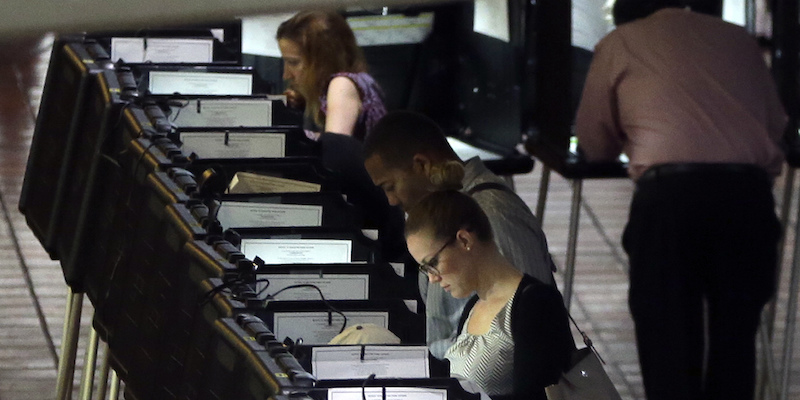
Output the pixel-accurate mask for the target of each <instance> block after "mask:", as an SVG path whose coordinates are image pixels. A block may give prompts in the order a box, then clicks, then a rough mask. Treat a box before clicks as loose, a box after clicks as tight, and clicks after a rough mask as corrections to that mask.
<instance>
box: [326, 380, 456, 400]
mask: <svg viewBox="0 0 800 400" xmlns="http://www.w3.org/2000/svg"><path fill="white" fill-rule="evenodd" d="M359 379H365V378H364V377H360V378H359ZM364 398H366V399H367V400H383V399H384V397H383V388H382V387H365V388H364V389H363V390H362V388H360V387H341V388H331V389H328V400H362V399H364ZM386 398H387V399H392V400H447V389H433V388H418V387H387V388H386Z"/></svg>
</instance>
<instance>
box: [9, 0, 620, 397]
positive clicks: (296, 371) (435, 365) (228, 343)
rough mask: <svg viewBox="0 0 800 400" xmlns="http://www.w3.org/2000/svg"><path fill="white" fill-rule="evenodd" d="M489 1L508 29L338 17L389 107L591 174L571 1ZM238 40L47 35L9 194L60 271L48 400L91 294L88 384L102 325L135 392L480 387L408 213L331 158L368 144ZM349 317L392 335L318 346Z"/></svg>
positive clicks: (407, 392)
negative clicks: (50, 43) (314, 124)
mask: <svg viewBox="0 0 800 400" xmlns="http://www.w3.org/2000/svg"><path fill="white" fill-rule="evenodd" d="M501 3H505V7H506V9H505V13H506V14H507V15H506V19H505V21H504V22H503V23H501V24H500V26H501V27H505V29H500V30H497V29H496V27H494V25H493V24H494V23H496V22H497V21H496V20H493V19H489V20H488V21H487V20H484V18H483V17H482V14H485V13H486V11H487V10H486V4H484V5H482V6H481V5H479V4H477V3H475V4H473V3H453V4H446V5H441V6H435V7H422V8H399V9H397V10H394V11H393V12H388V10H387V9H384V14H387V15H377V16H376V15H373V13H370V12H353V13H351V16H350V18H349V21H350V23H351V26H354V27H355V29H354V30H355V31H356V35H357V37H360V38H363V37H364V34H366V36H367V37H368V38H367V39H360V40H367V41H371V42H370V44H369V45H364V46H363V49H364V51H365V55H366V57H367V60H368V63H369V65H370V72H371V73H372V74H373V76H375V78H376V79H377V80H378V82H379V83H380V84H381V86H382V87H383V88H384V91H385V95H386V104H387V107H388V108H389V109H413V110H417V111H420V112H423V113H425V114H427V115H429V116H431V117H432V118H433V119H434V120H436V121H437V122H438V123H439V124H440V125H441V126H442V127H443V129H444V130H445V132H446V133H447V135H448V136H449V138H450V140H451V144H452V145H453V147H454V149H455V150H456V151H457V153H459V155H460V156H462V158H464V159H466V158H469V157H471V156H472V155H479V156H481V158H482V159H483V160H484V162H485V163H486V164H487V166H488V167H489V168H490V169H492V170H493V171H494V172H496V173H497V174H499V175H503V176H510V175H513V174H516V173H527V172H530V171H531V170H532V169H533V158H532V157H531V156H530V155H528V154H523V153H522V152H520V150H518V149H519V147H520V145H521V144H523V143H527V146H526V147H527V148H528V149H527V150H528V151H529V152H531V153H533V154H536V155H537V157H539V158H540V159H542V160H547V163H548V165H554V166H563V165H569V166H570V167H571V168H573V169H574V168H577V169H580V170H581V171H583V170H592V169H591V168H588V169H587V168H586V167H585V166H584V164H582V163H581V160H579V159H576V157H575V154H573V153H570V152H569V134H567V135H566V136H564V135H563V132H564V131H563V130H562V129H559V128H560V125H558V124H559V123H561V122H563V119H564V118H565V117H566V116H568V115H571V112H572V108H573V106H574V105H573V104H572V100H571V99H572V96H571V95H570V93H566V94H564V92H565V91H564V90H563V87H564V86H561V85H562V84H566V85H567V87H569V86H570V80H569V79H567V80H563V79H562V78H564V75H563V71H562V70H560V69H559V68H557V67H556V66H557V65H558V62H559V61H564V62H566V63H567V64H565V65H570V60H571V59H573V58H575V59H576V60H583V64H581V65H583V66H584V67H585V64H586V62H588V59H587V58H586V57H585V53H582V52H581V51H580V50H578V49H575V48H572V47H571V44H570V42H569V11H570V8H569V3H568V2H566V3H564V2H561V1H557V0H547V1H541V2H537V3H528V2H517V1H509V2H501ZM481 7H483V9H482V8H481ZM565 13H566V14H565ZM509 16H521V17H515V18H508V17H509ZM564 17H565V18H566V19H564ZM386 21H388V22H386ZM562 23H566V25H563V24H562ZM359 24H361V25H359ZM382 24H383V25H382ZM244 26H247V24H246V23H245V24H244ZM359 26H361V27H363V29H361V28H358V27H359ZM375 26H377V27H378V28H374V27H375ZM409 26H410V27H412V28H414V32H411V33H409V32H407V31H406V30H407V29H408V27H409ZM493 27H494V28H493ZM420 29H421V30H420ZM376 30H377V31H389V32H391V33H390V34H389V36H395V37H390V38H389V39H388V41H383V42H382V41H381V40H380V39H375V38H369V35H371V34H374V31H376ZM565 32H566V33H565ZM262 33H263V34H266V35H268V36H271V35H274V32H272V31H270V30H268V31H267V32H262ZM246 36H247V35H246V34H245V32H243V25H242V24H240V23H238V22H237V23H224V24H218V25H213V26H200V27H182V28H171V29H143V30H139V31H128V32H103V33H98V34H83V35H75V36H66V35H64V36H61V37H59V38H58V39H57V41H56V43H55V45H54V48H53V52H52V55H51V60H50V66H49V69H48V74H47V78H46V82H45V91H44V93H43V97H42V102H41V105H40V111H39V116H38V119H37V123H36V128H35V132H34V138H33V143H32V147H31V153H30V157H29V162H28V168H27V170H26V176H25V181H24V185H23V191H22V195H21V199H20V210H21V211H22V212H23V213H24V214H25V217H26V220H27V223H28V225H29V226H30V227H31V229H32V231H33V232H34V234H35V235H36V237H37V238H38V240H39V241H40V242H41V244H42V245H43V247H44V248H45V250H46V251H47V252H48V253H49V255H50V256H51V257H52V258H53V259H57V260H59V261H60V262H61V266H62V270H63V273H64V278H65V281H66V283H67V285H68V287H69V289H70V292H69V298H68V307H67V312H66V315H65V327H66V332H65V335H64V338H65V340H64V343H63V344H62V357H61V360H60V364H59V373H58V378H59V379H58V385H57V386H58V387H57V388H56V392H57V398H58V399H62V398H68V396H69V393H70V392H71V391H72V389H71V386H72V380H73V375H74V365H75V359H76V351H77V341H78V337H79V332H78V329H79V328H78V327H79V321H80V317H81V316H80V309H81V307H80V304H81V301H82V299H83V297H84V296H85V297H87V298H88V299H89V301H90V302H91V303H92V305H93V307H94V315H93V316H92V318H93V321H92V327H93V329H92V332H91V338H90V342H91V343H90V345H89V347H90V351H89V352H87V356H86V360H85V368H84V371H83V382H82V383H81V397H82V398H87V399H89V398H91V397H92V390H93V388H94V386H95V385H94V384H93V382H94V381H95V376H94V374H95V372H96V371H95V369H94V363H95V360H94V359H95V358H96V357H97V354H96V353H92V346H94V349H95V351H96V346H97V342H102V343H103V344H104V345H107V351H105V352H104V354H105V357H106V358H107V365H108V366H110V368H111V369H112V370H113V371H112V380H111V382H112V383H111V387H110V388H109V389H110V391H111V395H112V397H115V396H116V394H115V391H116V390H119V381H120V380H121V381H122V382H124V388H125V390H124V391H125V397H126V398H129V399H222V398H237V399H267V398H276V399H279V398H285V397H286V396H291V397H292V398H314V399H326V398H348V396H351V398H352V397H353V396H356V397H361V396H364V397H366V396H369V397H372V398H385V396H387V395H390V394H392V393H391V392H392V391H395V392H396V394H397V395H404V396H419V397H424V398H431V399H433V398H437V399H444V398H447V399H472V398H478V397H479V395H478V394H475V393H471V392H467V391H465V390H464V389H463V388H462V387H461V385H460V384H459V383H458V381H457V380H455V379H452V378H449V377H448V375H449V374H448V371H447V366H446V365H442V364H441V362H440V361H437V360H435V359H431V358H429V356H428V352H427V349H426V347H425V317H424V306H423V305H422V304H421V302H420V299H419V294H418V289H417V279H418V272H417V269H416V264H415V263H414V262H413V260H410V258H409V257H406V254H405V247H404V241H403V238H402V218H403V216H402V214H401V213H400V211H399V210H397V209H394V208H391V207H389V206H388V204H387V203H386V199H385V197H384V196H383V193H382V192H381V191H380V189H378V188H376V187H374V185H372V183H371V181H370V180H369V177H368V176H367V175H366V173H365V172H364V171H363V169H362V170H360V171H359V170H358V168H353V165H352V164H348V163H347V162H343V161H342V160H343V159H344V160H347V159H350V160H358V159H359V157H360V153H359V146H358V145H357V144H354V143H353V142H351V141H349V140H348V139H349V138H344V137H338V135H334V137H333V138H328V139H327V140H320V141H319V142H314V141H311V140H309V139H308V138H307V137H306V135H305V133H304V132H303V129H302V115H301V114H300V113H298V112H297V111H295V110H291V109H288V108H287V107H286V106H285V105H284V102H283V100H282V98H281V97H280V96H275V94H276V93H280V92H281V91H282V86H281V72H280V60H279V59H278V58H275V57H261V56H252V55H242V52H241V49H242V46H243V44H245V43H247V42H248V40H251V41H252V38H250V39H247V38H246ZM544 36H547V37H548V38H547V40H546V41H545V40H543V37H544ZM398 37H399V38H398ZM265 39H266V38H265ZM564 44H566V47H563V46H562V45H564ZM564 48H566V49H572V52H570V51H567V52H566V53H565V52H564V51H563V50H564ZM564 57H567V58H566V59H564ZM581 57H582V58H581ZM536 60H549V62H546V63H545V62H535V61H536ZM575 90H578V89H575ZM541 93H547V96H543V95H542V94H541ZM573 95H574V93H573ZM554 96H555V97H554ZM523 110H536V112H532V113H528V112H523ZM567 132H568V130H567ZM332 154H334V155H335V156H332ZM358 162H359V163H360V161H358ZM581 168H583V169H581ZM594 170H596V169H594ZM611 170H612V171H613V174H614V176H620V174H621V173H622V172H620V171H624V166H619V165H614V166H612V167H611ZM557 171H559V172H562V173H563V170H561V169H558V168H557ZM545 191H546V189H545ZM540 198H546V195H541V194H540ZM539 214H541V213H539ZM398 229H399V231H398ZM565 297H566V298H567V299H569V296H568V295H567V296H565ZM359 324H374V325H377V326H379V327H381V328H386V329H388V330H390V331H391V332H392V333H393V334H394V335H396V336H397V337H398V338H399V339H400V341H401V344H398V345H391V346H332V345H328V344H327V343H328V342H329V341H330V340H331V339H332V338H333V337H335V336H336V335H337V334H339V333H340V332H342V331H344V329H346V328H347V327H353V326H356V325H359ZM90 353H91V354H90ZM101 364H104V363H102V362H101ZM107 370H108V367H107V366H106V365H101V368H100V377H99V379H97V380H98V381H99V382H100V384H99V387H98V391H99V392H100V395H101V396H104V395H105V391H106V387H105V383H106V377H105V373H106V371H107ZM415 398H416V397H415Z"/></svg>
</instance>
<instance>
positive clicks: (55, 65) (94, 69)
mask: <svg viewBox="0 0 800 400" xmlns="http://www.w3.org/2000/svg"><path fill="white" fill-rule="evenodd" d="M108 62H109V60H108V55H107V54H105V52H104V51H103V50H102V48H100V47H99V46H97V45H96V44H93V43H91V42H85V41H84V40H83V38H82V37H63V38H60V39H59V40H56V42H55V43H54V45H53V51H52V54H51V56H50V65H49V67H48V70H47V76H46V78H45V85H44V92H43V93H42V100H41V103H40V107H39V114H38V116H37V118H36V127H35V128H34V133H33V140H32V142H31V151H30V155H29V157H28V164H27V168H26V169H25V179H24V181H23V184H22V192H21V194H20V202H19V209H20V211H21V212H22V213H23V214H24V215H25V219H26V221H27V223H28V226H30V228H31V230H32V231H33V233H34V235H35V236H36V238H37V239H38V240H39V242H40V243H41V244H42V246H43V247H44V249H45V250H46V251H47V252H48V254H49V255H50V257H51V258H53V259H58V258H59V255H58V254H57V250H56V249H55V240H56V237H55V233H54V231H55V224H56V220H57V216H58V215H59V213H60V211H61V209H62V207H63V206H64V205H63V204H62V200H63V193H64V191H65V190H66V189H67V183H68V181H69V177H68V171H69V169H68V168H65V167H67V166H69V165H71V160H70V157H71V155H72V151H73V148H74V146H75V142H76V140H77V137H78V136H79V135H80V133H79V132H78V131H79V130H80V129H81V128H82V127H81V126H80V120H81V118H80V117H81V114H82V113H83V112H84V110H85V108H84V104H85V102H86V98H87V96H90V94H89V93H88V92H89V87H90V81H91V80H92V79H93V77H94V76H95V75H97V74H99V73H101V72H102V71H103V70H104V69H105V66H106V64H107V63H108Z"/></svg>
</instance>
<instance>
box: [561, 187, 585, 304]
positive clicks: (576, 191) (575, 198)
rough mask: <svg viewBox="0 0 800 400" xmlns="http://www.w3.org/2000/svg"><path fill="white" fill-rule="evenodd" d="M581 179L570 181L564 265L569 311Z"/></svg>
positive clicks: (576, 244) (564, 292)
mask: <svg viewBox="0 0 800 400" xmlns="http://www.w3.org/2000/svg"><path fill="white" fill-rule="evenodd" d="M582 191H583V180H581V179H575V180H573V181H572V204H571V205H570V211H569V236H568V237H567V259H566V262H565V266H564V291H563V292H562V293H563V295H564V307H566V309H567V311H569V307H570V304H571V303H572V283H573V281H574V280H575V253H576V250H577V246H578V222H579V220H580V213H581V192H582Z"/></svg>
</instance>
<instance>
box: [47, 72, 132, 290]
mask: <svg viewBox="0 0 800 400" xmlns="http://www.w3.org/2000/svg"><path fill="white" fill-rule="evenodd" d="M88 86H89V88H88V91H87V94H86V96H85V101H84V105H83V107H82V110H81V112H80V113H79V122H78V124H77V125H78V129H77V130H76V135H75V138H74V140H73V144H72V148H71V150H72V151H71V154H70V157H69V162H68V163H67V162H65V163H64V165H62V169H63V171H65V172H66V174H65V179H66V181H65V183H64V190H63V199H62V202H63V204H64V206H63V207H59V209H58V215H57V216H56V215H54V216H53V219H54V221H55V228H54V230H53V234H54V236H55V239H56V240H54V241H53V242H54V246H55V249H56V251H57V253H58V255H59V257H60V259H61V267H62V271H63V272H64V278H65V280H66V282H67V284H68V285H70V286H71V287H72V288H73V290H74V291H76V292H83V291H84V288H83V281H84V276H85V274H86V272H87V271H86V268H84V265H85V264H84V263H83V260H82V259H81V256H82V252H83V248H84V247H85V246H90V245H92V243H89V242H87V241H86V240H85V239H86V237H87V236H89V232H88V231H90V230H92V229H94V228H95V225H94V221H93V220H94V215H93V214H94V212H95V208H96V207H97V206H98V204H97V199H96V196H97V194H98V190H97V187H96V184H97V183H98V182H99V179H98V176H99V175H100V174H101V169H102V168H104V164H105V163H104V161H103V160H102V155H103V154H104V152H105V150H106V149H105V145H106V139H107V136H108V134H109V132H110V131H111V130H112V126H113V125H114V124H116V123H117V121H118V119H119V115H120V112H121V111H122V107H124V105H125V104H126V100H123V97H130V96H131V91H129V90H123V88H122V87H121V85H120V84H119V81H118V79H117V74H116V73H115V72H114V71H113V70H103V71H102V72H100V73H98V74H95V75H93V76H91V77H90V80H89V83H88Z"/></svg>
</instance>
